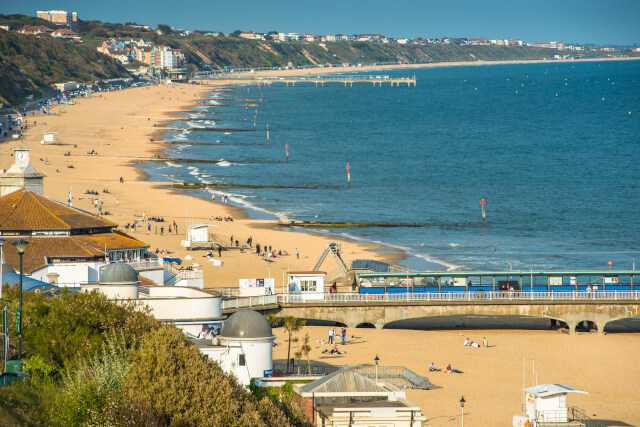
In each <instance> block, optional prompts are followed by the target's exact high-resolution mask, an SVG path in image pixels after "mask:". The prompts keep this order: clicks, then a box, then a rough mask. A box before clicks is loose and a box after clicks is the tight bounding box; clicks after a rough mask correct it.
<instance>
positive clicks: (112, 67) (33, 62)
mask: <svg viewBox="0 0 640 427" xmlns="http://www.w3.org/2000/svg"><path fill="white" fill-rule="evenodd" d="M124 74H127V72H126V70H125V69H124V68H123V67H122V66H121V65H120V64H119V63H117V61H115V60H114V59H112V58H109V57H108V56H105V55H102V54H101V53H99V52H97V51H96V50H95V49H93V50H92V49H91V47H89V46H84V45H77V44H73V43H71V42H69V41H66V40H58V39H55V38H52V37H48V36H31V35H23V34H19V33H15V32H4V31H2V32H0V103H4V104H7V103H14V104H15V103H20V102H22V100H23V99H24V97H25V96H26V95H29V94H33V95H35V97H36V98H37V97H38V96H40V94H42V93H43V92H44V91H46V90H48V89H49V87H50V86H51V85H52V84H53V83H60V82H66V81H77V82H89V81H95V80H98V79H102V78H113V77H118V76H121V75H124Z"/></svg>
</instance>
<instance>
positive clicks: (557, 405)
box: [513, 384, 589, 427]
mask: <svg viewBox="0 0 640 427" xmlns="http://www.w3.org/2000/svg"><path fill="white" fill-rule="evenodd" d="M522 391H524V393H525V399H526V405H525V415H515V416H514V417H513V426H514V427H526V425H527V424H526V422H527V421H529V425H530V426H531V425H536V426H538V427H544V426H547V427H551V426H554V427H555V426H563V427H564V426H573V427H578V426H584V425H585V424H584V418H585V417H584V411H582V410H580V409H579V408H576V407H571V408H569V407H568V406H567V394H568V393H582V394H589V393H587V392H586V391H582V390H578V389H577V388H573V387H570V386H568V385H563V384H540V385H536V386H533V387H528V388H523V389H522ZM570 409H571V411H570ZM569 412H571V413H569ZM533 421H535V424H533V423H532V422H533Z"/></svg>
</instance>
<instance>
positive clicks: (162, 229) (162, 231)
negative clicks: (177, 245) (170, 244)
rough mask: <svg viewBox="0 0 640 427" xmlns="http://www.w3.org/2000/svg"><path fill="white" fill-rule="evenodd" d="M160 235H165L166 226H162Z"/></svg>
mask: <svg viewBox="0 0 640 427" xmlns="http://www.w3.org/2000/svg"><path fill="white" fill-rule="evenodd" d="M160 235H161V236H164V227H160Z"/></svg>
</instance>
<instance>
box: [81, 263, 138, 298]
mask: <svg viewBox="0 0 640 427" xmlns="http://www.w3.org/2000/svg"><path fill="white" fill-rule="evenodd" d="M96 288H97V289H98V290H99V291H100V292H101V293H103V294H105V295H106V296H107V298H109V299H138V298H139V297H140V280H139V279H138V273H137V272H136V270H134V269H133V267H131V266H130V265H129V264H125V263H122V262H114V263H111V264H107V265H106V266H105V267H103V268H102V271H101V272H100V280H98V284H97V286H96V285H85V286H83V289H84V290H87V291H89V290H92V289H96Z"/></svg>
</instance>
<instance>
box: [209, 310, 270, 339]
mask: <svg viewBox="0 0 640 427" xmlns="http://www.w3.org/2000/svg"><path fill="white" fill-rule="evenodd" d="M220 337H221V338H228V339H235V338H271V337H273V333H272V331H271V325H269V322H267V319H265V318H264V316H263V315H261V314H260V313H258V312H257V311H253V310H242V311H238V312H236V313H233V314H232V315H231V316H230V317H229V318H228V319H227V321H226V322H225V323H224V327H223V329H222V334H221V335H220Z"/></svg>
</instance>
